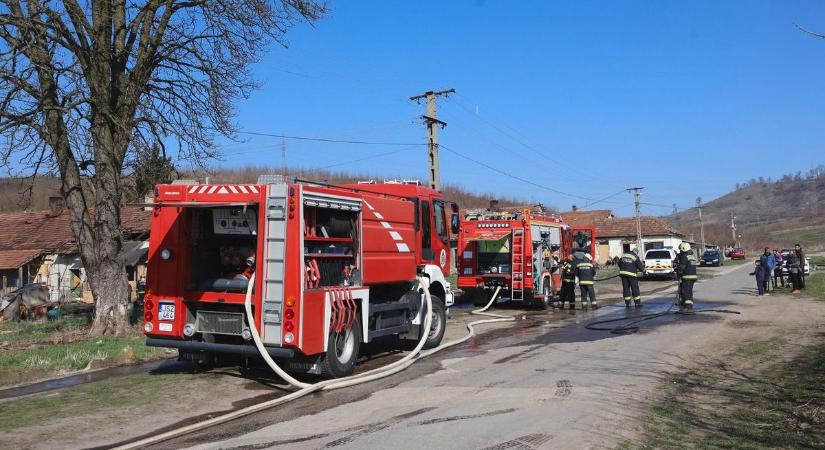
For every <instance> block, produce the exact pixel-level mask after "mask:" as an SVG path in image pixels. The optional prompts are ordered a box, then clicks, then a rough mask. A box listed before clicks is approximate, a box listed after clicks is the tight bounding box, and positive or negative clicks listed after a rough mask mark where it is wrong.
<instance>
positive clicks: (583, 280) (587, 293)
mask: <svg viewBox="0 0 825 450" xmlns="http://www.w3.org/2000/svg"><path fill="white" fill-rule="evenodd" d="M574 267H575V271H574V273H575V274H576V276H577V277H579V290H580V291H581V297H582V309H584V310H587V308H588V306H592V307H593V309H598V308H599V305H598V304H597V303H596V286H595V280H594V278H595V277H596V266H594V265H593V256H592V255H590V253H586V254H585V255H584V258H581V259H576V261H575V266H574ZM588 299H589V301H588Z"/></svg>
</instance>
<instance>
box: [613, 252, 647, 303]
mask: <svg viewBox="0 0 825 450" xmlns="http://www.w3.org/2000/svg"><path fill="white" fill-rule="evenodd" d="M637 251H638V250H636V249H634V250H633V251H627V252H624V253H623V254H622V258H621V259H620V260H619V278H621V279H622V295H623V296H624V306H625V308H630V301H631V300H633V304H634V306H635V307H636V308H641V307H642V296H641V294H639V279H638V276H639V272H642V271H644V268H645V267H644V265H643V264H642V260H641V259H639V255H638V254H636V252H637Z"/></svg>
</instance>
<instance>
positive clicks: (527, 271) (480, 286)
mask: <svg viewBox="0 0 825 450" xmlns="http://www.w3.org/2000/svg"><path fill="white" fill-rule="evenodd" d="M595 238H596V234H595V230H594V228H591V227H581V228H573V227H570V226H569V225H568V224H566V223H564V222H563V221H562V220H561V219H560V218H558V217H554V216H550V215H546V214H543V213H541V212H539V213H533V212H531V211H530V209H522V210H520V211H517V212H510V211H490V210H484V211H467V212H466V213H465V215H464V219H463V220H462V222H461V230H460V232H459V235H458V252H457V259H458V265H457V267H458V281H457V283H456V284H457V285H458V288H459V289H461V290H462V291H464V295H466V296H468V297H469V299H470V300H471V301H472V302H473V303H475V304H477V305H482V304H486V303H487V302H488V301H489V299H490V297H491V296H492V294H493V292H494V291H495V289H496V288H497V287H501V290H500V294H499V298H498V301H512V302H520V303H523V304H524V305H535V306H539V307H542V308H546V307H547V306H548V305H549V304H550V302H552V301H553V298H554V297H555V296H556V295H557V294H558V292H559V290H561V276H560V273H559V272H558V270H557V268H558V262H559V260H561V259H563V258H566V257H568V256H570V255H571V254H573V253H574V252H582V253H590V254H591V255H595V253H594V250H595Z"/></svg>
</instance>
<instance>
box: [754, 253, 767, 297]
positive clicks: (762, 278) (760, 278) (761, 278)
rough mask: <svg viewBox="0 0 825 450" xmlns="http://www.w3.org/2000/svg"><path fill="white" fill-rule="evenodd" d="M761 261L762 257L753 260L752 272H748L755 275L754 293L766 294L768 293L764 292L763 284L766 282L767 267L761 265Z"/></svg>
mask: <svg viewBox="0 0 825 450" xmlns="http://www.w3.org/2000/svg"><path fill="white" fill-rule="evenodd" d="M763 261H764V258H759V259H757V260H756V261H754V262H753V263H754V268H753V272H751V273H750V275H752V276H755V277H756V295H759V296H762V295H768V293H767V292H765V285H766V284H767V283H766V281H767V278H768V275H767V274H768V270H767V269H768V268H767V267H765V266H763V265H762V264H763Z"/></svg>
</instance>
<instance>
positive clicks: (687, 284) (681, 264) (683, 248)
mask: <svg viewBox="0 0 825 450" xmlns="http://www.w3.org/2000/svg"><path fill="white" fill-rule="evenodd" d="M675 263H676V264H675V267H676V273H678V274H679V301H680V304H679V308H680V309H686V310H691V309H693V285H694V284H695V283H696V280H697V279H698V278H699V277H698V275H696V255H694V254H693V249H692V248H691V247H690V244H688V243H687V242H682V243H681V244H679V254H678V255H676V261H675Z"/></svg>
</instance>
